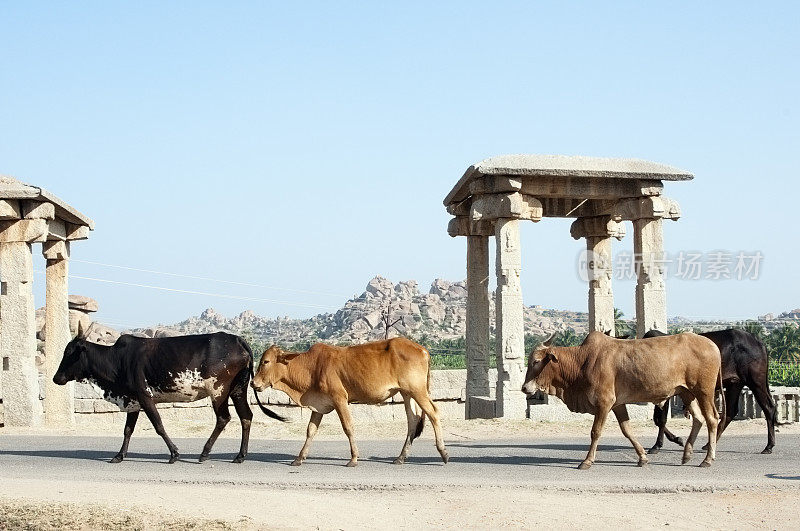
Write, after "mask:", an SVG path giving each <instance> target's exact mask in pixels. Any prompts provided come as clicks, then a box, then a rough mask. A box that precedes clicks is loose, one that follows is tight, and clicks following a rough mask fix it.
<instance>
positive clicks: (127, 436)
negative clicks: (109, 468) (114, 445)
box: [110, 411, 139, 463]
mask: <svg viewBox="0 0 800 531" xmlns="http://www.w3.org/2000/svg"><path fill="white" fill-rule="evenodd" d="M138 418H139V412H138V411H130V412H129V413H128V417H127V418H126V419H125V431H124V432H123V439H122V448H120V449H119V453H118V454H117V455H115V456H114V457H113V458H112V459H111V461H110V462H111V463H119V462H121V461H122V460H123V459H125V456H126V455H128V443H130V442H131V435H133V429H134V428H135V427H136V420H137V419H138Z"/></svg>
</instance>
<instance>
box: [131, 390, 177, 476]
mask: <svg viewBox="0 0 800 531" xmlns="http://www.w3.org/2000/svg"><path fill="white" fill-rule="evenodd" d="M139 405H140V406H141V408H142V410H144V413H145V415H147V418H148V419H149V420H150V423H151V424H152V425H153V429H155V430H156V433H157V434H159V435H160V436H161V438H162V439H164V442H165V443H166V444H167V448H169V463H170V464H172V463H174V462H175V461H177V460H178V457H180V455H181V454H180V453H179V452H178V447H177V446H175V443H173V442H172V439H170V438H169V435H167V431H166V430H165V429H164V424H163V423H162V422H161V415H159V414H158V409H156V404H155V402H153V399H152V398H150V396H149V395H147V394H146V393H142V394H141V395H139Z"/></svg>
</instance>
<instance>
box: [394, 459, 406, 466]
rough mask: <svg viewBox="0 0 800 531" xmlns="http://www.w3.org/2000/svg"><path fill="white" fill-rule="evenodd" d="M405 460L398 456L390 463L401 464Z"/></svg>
mask: <svg viewBox="0 0 800 531" xmlns="http://www.w3.org/2000/svg"><path fill="white" fill-rule="evenodd" d="M405 462H406V460H405V459H400V458H399V457H398V458H397V459H395V460H394V461H392V464H393V465H402V464H403V463H405Z"/></svg>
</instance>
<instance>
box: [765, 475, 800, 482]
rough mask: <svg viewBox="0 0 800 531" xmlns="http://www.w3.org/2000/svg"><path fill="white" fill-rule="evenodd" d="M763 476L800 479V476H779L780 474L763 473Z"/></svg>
mask: <svg viewBox="0 0 800 531" xmlns="http://www.w3.org/2000/svg"><path fill="white" fill-rule="evenodd" d="M764 477H768V478H770V479H787V480H790V481H792V480H793V481H800V476H781V475H780V474H764Z"/></svg>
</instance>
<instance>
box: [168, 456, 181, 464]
mask: <svg viewBox="0 0 800 531" xmlns="http://www.w3.org/2000/svg"><path fill="white" fill-rule="evenodd" d="M179 457H180V455H178V454H175V455H173V456H171V457H170V458H169V464H170V465H171V464H173V463H174V462H175V461H177V460H178V458H179Z"/></svg>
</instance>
